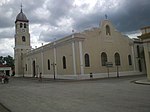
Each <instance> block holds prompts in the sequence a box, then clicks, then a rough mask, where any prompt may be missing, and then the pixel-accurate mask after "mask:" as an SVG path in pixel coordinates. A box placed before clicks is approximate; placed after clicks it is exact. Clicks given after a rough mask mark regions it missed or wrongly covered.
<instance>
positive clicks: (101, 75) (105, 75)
mask: <svg viewBox="0 0 150 112" xmlns="http://www.w3.org/2000/svg"><path fill="white" fill-rule="evenodd" d="M144 74H146V73H145V72H139V71H125V72H119V77H121V76H133V75H144ZM31 76H32V75H31V74H30V75H27V74H25V77H31ZM42 77H43V78H54V75H53V74H42ZM108 77H117V73H116V72H110V73H109V75H108V73H95V74H94V73H92V74H80V75H71V74H70V75H56V76H55V78H56V79H72V80H84V79H92V78H93V79H96V78H108Z"/></svg>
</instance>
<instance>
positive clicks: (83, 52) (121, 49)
mask: <svg viewBox="0 0 150 112" xmlns="http://www.w3.org/2000/svg"><path fill="white" fill-rule="evenodd" d="M142 52H143V46H142V44H141V42H140V40H138V39H130V38H129V37H127V36H125V35H123V34H121V33H120V32H118V31H117V30H116V29H115V28H114V26H113V25H112V23H111V21H110V20H108V19H105V20H102V21H101V23H100V25H99V27H97V28H91V29H89V30H85V31H83V32H80V33H73V34H72V35H68V36H66V37H63V38H62V39H59V40H56V41H53V42H50V43H49V44H46V45H43V46H41V47H39V48H36V49H32V50H31V45H30V33H29V20H28V19H27V17H26V16H25V14H24V13H23V11H22V9H21V11H20V13H19V14H18V15H17V17H16V21H15V48H14V53H15V54H14V57H15V75H16V76H26V77H39V75H40V74H41V75H42V77H55V78H66V79H68V78H69V79H76V78H79V79H85V78H86V79H87V78H91V77H93V78H101V77H108V76H109V77H117V76H124V75H137V74H144V73H145V63H144V56H143V55H142Z"/></svg>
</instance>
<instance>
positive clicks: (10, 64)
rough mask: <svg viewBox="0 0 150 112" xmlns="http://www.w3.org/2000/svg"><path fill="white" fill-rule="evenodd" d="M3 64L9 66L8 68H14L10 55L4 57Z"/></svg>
mask: <svg viewBox="0 0 150 112" xmlns="http://www.w3.org/2000/svg"><path fill="white" fill-rule="evenodd" d="M4 62H5V65H7V66H10V67H13V66H14V59H13V57H11V56H10V55H8V56H6V57H4Z"/></svg>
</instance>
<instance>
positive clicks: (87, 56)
mask: <svg viewBox="0 0 150 112" xmlns="http://www.w3.org/2000/svg"><path fill="white" fill-rule="evenodd" d="M84 59H85V67H89V66H90V58H89V54H85V55H84Z"/></svg>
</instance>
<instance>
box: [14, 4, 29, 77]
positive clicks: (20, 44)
mask: <svg viewBox="0 0 150 112" xmlns="http://www.w3.org/2000/svg"><path fill="white" fill-rule="evenodd" d="M29 50H31V46H30V33H29V20H28V19H27V17H26V16H25V14H24V13H23V10H22V5H21V10H20V13H19V14H18V15H17V17H16V21H15V48H14V57H15V75H16V76H23V71H24V68H25V67H24V66H23V65H24V54H25V53H26V52H28V51H29Z"/></svg>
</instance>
